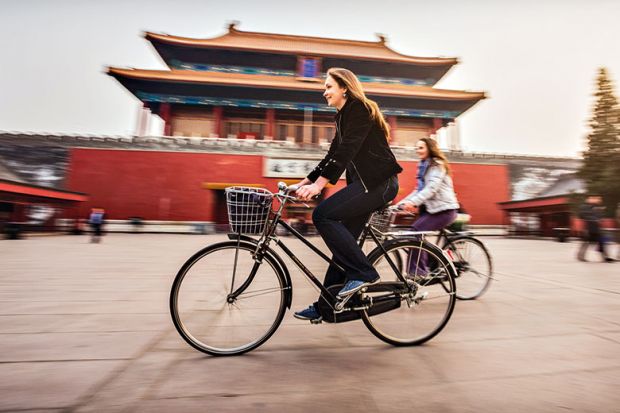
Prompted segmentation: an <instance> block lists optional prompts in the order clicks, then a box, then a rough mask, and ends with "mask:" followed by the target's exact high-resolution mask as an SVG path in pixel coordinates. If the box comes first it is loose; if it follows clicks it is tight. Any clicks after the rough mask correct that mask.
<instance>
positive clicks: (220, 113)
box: [213, 106, 225, 138]
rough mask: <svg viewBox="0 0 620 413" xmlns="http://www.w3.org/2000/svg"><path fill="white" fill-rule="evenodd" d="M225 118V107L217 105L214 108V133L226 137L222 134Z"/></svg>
mask: <svg viewBox="0 0 620 413" xmlns="http://www.w3.org/2000/svg"><path fill="white" fill-rule="evenodd" d="M223 118H224V110H223V108H222V107H221V106H215V107H214V108H213V119H214V121H215V124H214V126H213V133H215V134H217V136H218V137H219V138H225V136H222V125H223Z"/></svg>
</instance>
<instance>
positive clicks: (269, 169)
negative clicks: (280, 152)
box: [263, 158, 320, 178]
mask: <svg viewBox="0 0 620 413" xmlns="http://www.w3.org/2000/svg"><path fill="white" fill-rule="evenodd" d="M319 162H320V159H295V158H292V159H291V158H264V163H263V167H264V171H263V175H264V176H265V177H267V178H305V177H306V176H307V175H308V174H309V173H310V171H312V170H313V169H314V167H315V166H317V165H318V164H319Z"/></svg>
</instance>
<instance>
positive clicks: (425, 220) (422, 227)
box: [408, 209, 457, 275]
mask: <svg viewBox="0 0 620 413" xmlns="http://www.w3.org/2000/svg"><path fill="white" fill-rule="evenodd" d="M456 215H457V210H456V209H448V210H446V211H440V212H437V213H436V214H430V213H428V212H424V213H422V214H420V217H419V218H418V219H417V220H416V221H415V222H414V223H413V225H412V226H411V229H412V230H413V231H438V230H440V229H442V228H445V227H447V226H448V225H450V224H451V223H453V222H454V220H455V219H456ZM419 252H420V250H418V249H414V250H412V251H411V253H410V254H409V265H408V268H409V274H411V275H426V274H427V273H428V257H427V255H426V254H425V253H422V254H420V253H419Z"/></svg>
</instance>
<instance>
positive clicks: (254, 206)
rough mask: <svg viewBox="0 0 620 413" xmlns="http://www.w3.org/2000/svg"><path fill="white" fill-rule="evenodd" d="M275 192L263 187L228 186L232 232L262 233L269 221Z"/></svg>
mask: <svg viewBox="0 0 620 413" xmlns="http://www.w3.org/2000/svg"><path fill="white" fill-rule="evenodd" d="M272 202H273V194H272V193H271V192H269V191H267V190H266V189H263V188H252V187H245V186H231V187H228V188H226V206H227V207H228V222H229V223H230V229H231V230H232V232H236V233H240V234H262V233H263V231H264V230H265V226H266V225H267V222H268V221H269V212H270V211H271V203H272Z"/></svg>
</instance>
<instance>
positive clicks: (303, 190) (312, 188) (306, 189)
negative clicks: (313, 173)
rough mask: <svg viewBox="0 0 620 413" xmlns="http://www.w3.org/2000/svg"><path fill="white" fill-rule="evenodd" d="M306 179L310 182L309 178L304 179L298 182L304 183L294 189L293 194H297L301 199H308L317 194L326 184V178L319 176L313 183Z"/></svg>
mask: <svg viewBox="0 0 620 413" xmlns="http://www.w3.org/2000/svg"><path fill="white" fill-rule="evenodd" d="M306 181H307V182H310V181H309V180H307V179H304V180H303V181H301V182H300V183H304V185H302V186H300V187H299V188H298V189H297V191H295V195H297V198H298V199H300V200H302V201H309V200H310V199H312V198H314V197H315V196H317V195H319V194H320V193H321V191H323V188H324V187H325V185H326V184H327V179H326V178H323V177H319V179H317V180H316V182H314V183H307V182H306Z"/></svg>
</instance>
